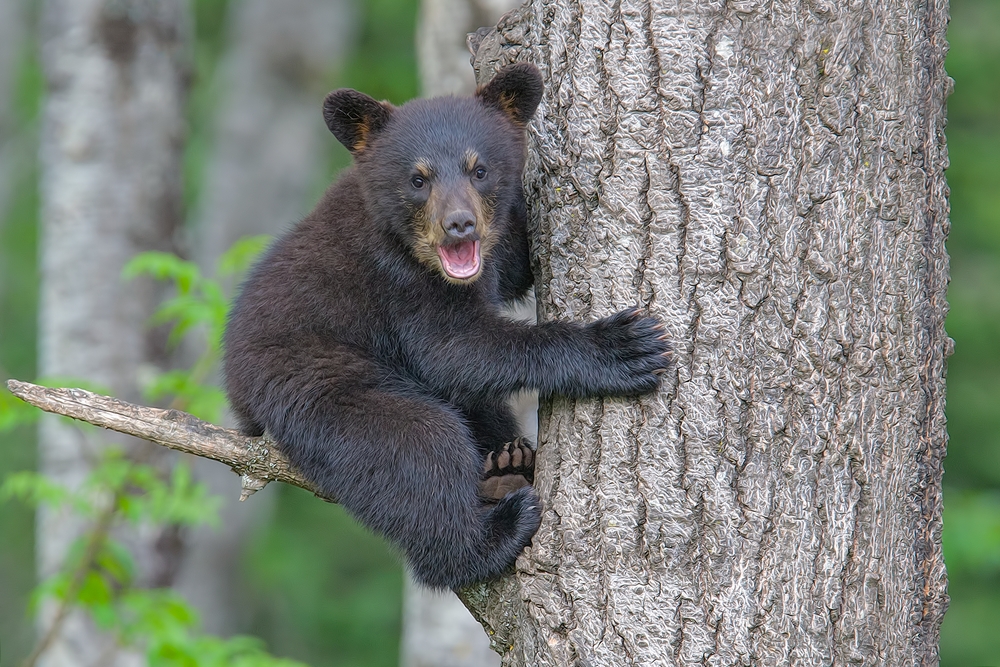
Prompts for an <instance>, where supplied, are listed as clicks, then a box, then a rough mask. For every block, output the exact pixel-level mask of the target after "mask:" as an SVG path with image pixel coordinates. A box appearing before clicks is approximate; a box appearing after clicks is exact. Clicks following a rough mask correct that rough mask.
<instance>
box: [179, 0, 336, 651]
mask: <svg viewBox="0 0 1000 667" xmlns="http://www.w3.org/2000/svg"><path fill="white" fill-rule="evenodd" d="M225 24H226V30H225V34H226V39H225V44H224V45H223V48H224V51H223V53H222V56H221V61H220V62H219V64H218V66H217V69H216V71H215V72H214V74H212V75H210V76H211V79H212V84H213V85H212V86H211V91H212V92H211V95H209V94H207V93H208V91H205V92H206V94H205V95H204V96H203V98H202V99H201V100H199V101H201V102H202V103H203V104H204V103H206V102H209V101H211V102H213V104H211V105H207V104H205V106H206V111H207V114H206V115H207V116H208V117H210V119H211V120H210V127H204V126H202V127H201V128H199V129H201V130H202V131H203V132H204V134H205V135H208V136H206V137H204V138H201V137H200V139H201V140H202V141H203V142H204V143H205V144H207V145H208V149H207V150H206V153H207V157H206V159H205V162H204V164H202V165H200V166H199V170H200V173H201V174H202V175H203V177H202V178H201V179H200V180H199V182H198V185H197V189H198V193H197V204H196V208H195V210H194V211H193V212H192V214H191V216H190V217H191V218H193V219H192V220H191V225H190V228H191V235H192V236H193V239H192V243H191V247H192V249H193V251H194V254H195V259H196V260H197V261H198V263H199V264H200V265H201V267H202V271H203V272H204V273H206V275H211V273H212V271H213V270H214V267H215V265H216V261H217V260H218V258H219V255H221V254H222V253H223V252H225V251H226V250H227V249H228V248H229V247H230V246H232V245H233V244H234V243H235V242H236V241H238V240H239V239H241V238H243V237H246V236H252V235H256V234H269V235H276V234H280V233H281V232H282V231H283V230H285V229H286V228H288V227H289V226H290V225H291V224H293V223H294V222H295V221H297V220H298V219H300V218H301V217H302V216H304V215H305V214H306V213H307V212H308V210H309V207H310V206H312V202H311V201H310V198H311V197H312V195H313V191H314V190H315V184H316V182H317V179H318V175H320V174H322V173H323V172H324V171H326V170H325V163H326V161H327V153H328V147H327V145H328V141H327V138H328V137H329V130H327V128H326V126H325V125H324V124H323V122H322V116H321V114H320V113H319V108H320V106H319V104H318V102H317V100H322V98H323V96H324V95H325V94H326V92H327V90H328V89H329V87H330V85H331V84H330V81H331V79H333V78H334V75H336V74H337V72H338V69H339V68H340V66H341V65H342V64H343V62H344V59H345V58H346V55H347V53H349V52H350V50H351V48H352V46H353V45H352V42H353V39H354V31H355V27H356V26H355V24H356V17H355V8H354V6H353V3H351V2H349V1H348V0H335V1H331V0H243V1H242V2H236V3H232V4H230V5H229V6H228V10H227V11H226V12H225ZM206 124H208V123H206ZM213 381H217V380H213ZM192 465H193V466H194V468H195V472H196V475H197V477H198V478H199V479H200V480H202V481H204V482H206V483H207V484H208V485H209V488H210V489H211V490H212V491H213V492H215V493H216V494H217V495H218V496H219V497H220V498H221V499H222V504H221V507H220V518H221V521H220V524H219V525H218V526H203V527H200V528H198V529H195V530H194V531H193V533H192V534H191V535H190V536H189V538H188V540H187V545H186V552H185V559H184V562H183V564H182V566H181V568H180V571H179V572H178V576H177V581H176V586H177V589H178V591H179V592H180V593H181V594H182V595H183V596H184V597H185V598H187V599H188V600H190V601H191V602H192V603H193V604H195V605H196V606H197V607H198V609H199V610H200V611H201V613H202V618H204V620H205V627H206V629H207V630H208V631H210V632H212V633H215V634H226V635H228V634H233V633H236V632H246V631H247V630H248V629H249V627H250V625H251V622H252V610H253V605H252V604H251V601H252V599H253V596H252V594H251V592H250V590H248V587H247V585H246V582H245V581H244V573H243V572H242V571H241V570H240V569H239V568H234V567H233V560H234V559H237V560H238V559H239V555H240V554H242V553H244V552H245V551H246V548H247V545H248V542H249V541H250V539H251V538H252V536H253V534H254V530H255V528H256V527H258V526H259V525H260V524H261V523H262V522H266V521H267V520H268V519H269V517H270V510H271V509H273V500H274V497H273V495H272V494H271V493H267V494H261V495H262V497H261V498H259V499H255V502H253V503H242V504H241V503H238V502H237V500H238V495H237V494H235V493H233V486H232V482H233V480H232V474H231V473H230V472H229V471H228V470H226V469H225V468H222V467H221V466H218V465H215V464H212V463H209V462H207V461H201V460H198V459H194V460H193V461H192Z"/></svg>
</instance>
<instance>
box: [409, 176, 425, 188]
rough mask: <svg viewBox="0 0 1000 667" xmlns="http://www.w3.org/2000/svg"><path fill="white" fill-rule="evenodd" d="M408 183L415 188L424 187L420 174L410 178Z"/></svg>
mask: <svg viewBox="0 0 1000 667" xmlns="http://www.w3.org/2000/svg"><path fill="white" fill-rule="evenodd" d="M410 185H412V186H413V187H415V188H416V189H417V190H419V189H420V188H422V187H424V179H423V177H422V176H414V177H413V178H411V179H410Z"/></svg>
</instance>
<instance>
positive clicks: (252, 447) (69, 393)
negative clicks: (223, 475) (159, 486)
mask: <svg viewBox="0 0 1000 667" xmlns="http://www.w3.org/2000/svg"><path fill="white" fill-rule="evenodd" d="M7 389H9V390H10V393H12V394H13V395H14V396H17V397H18V398H20V399H21V400H22V401H25V402H26V403H30V404H31V405H34V406H35V407H36V408H40V409H42V410H45V411H46V412H52V413H55V414H58V415H65V416H66V417H72V418H73V419H79V420H80V421H84V422H87V423H88V424H93V425H95V426H100V427H103V428H107V429H111V430H112V431H118V432H119V433H125V434H128V435H134V436H135V437H137V438H142V439H144V440H149V441H150V442H155V443H156V444H158V445H163V446H164V447H169V448H170V449H176V450H177V451H180V452H185V453H187V454H194V455H195V456H201V457H203V458H206V459H212V460H213V461H218V462H220V463H225V464H226V465H227V466H229V467H230V468H232V470H233V472H235V473H236V474H237V475H240V479H241V481H242V488H243V491H242V493H241V494H240V500H246V499H247V498H248V497H249V496H250V495H251V494H253V493H254V492H256V491H259V490H260V489H263V488H264V486H266V485H267V483H268V482H272V481H278V482H284V483H285V484H291V485H293V486H298V487H300V488H303V489H305V490H307V491H310V492H312V493H313V494H315V495H316V496H317V497H319V498H322V499H323V500H326V501H327V502H331V503H335V502H337V500H336V498H333V497H331V496H328V495H326V494H324V493H323V492H322V491H320V490H319V489H318V488H317V487H316V486H315V485H314V484H313V483H312V482H310V481H309V480H307V479H306V478H305V477H303V476H302V475H301V474H299V473H298V471H296V470H295V469H294V468H292V465H291V464H290V463H289V462H288V459H287V458H285V456H284V455H283V454H282V453H281V452H279V451H278V449H277V448H276V447H275V446H274V445H275V443H274V441H273V440H272V439H271V438H270V437H268V436H267V435H266V434H265V435H264V436H263V437H260V438H251V437H248V436H246V435H243V434H242V433H240V432H239V431H234V430H232V429H228V428H222V427H221V426H216V425H215V424H210V423H208V422H206V421H202V420H201V419H198V418H197V417H195V416H193V415H189V414H188V413H186V412H181V411H180V410H161V409H159V408H148V407H145V406H141V405H135V404H133V403H128V402H126V401H122V400H119V399H117V398H112V397H110V396H102V395H100V394H95V393H93V392H89V391H85V390H83V389H55V388H50V387H42V386H39V385H36V384H31V383H30V382H19V381H18V380H8V381H7Z"/></svg>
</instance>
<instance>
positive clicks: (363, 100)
mask: <svg viewBox="0 0 1000 667" xmlns="http://www.w3.org/2000/svg"><path fill="white" fill-rule="evenodd" d="M392 111H393V106H392V105H391V104H389V103H388V102H378V101H376V100H374V99H372V98H371V97H368V96H367V95H365V94H364V93H359V92H358V91H356V90H351V89H350V88H341V89H340V90H335V91H333V92H332V93H330V94H329V95H327V96H326V99H325V100H323V119H324V120H326V126H327V127H328V128H330V131H331V132H333V136H335V137H337V139H339V140H340V143H342V144H344V145H345V146H347V150H349V151H351V153H353V154H355V155H357V154H358V153H361V152H362V151H363V150H364V149H365V146H367V145H368V141H369V140H370V138H371V137H372V136H373V135H375V134H377V133H378V132H379V131H380V130H381V129H382V128H383V127H385V125H386V123H388V122H389V118H390V117H392Z"/></svg>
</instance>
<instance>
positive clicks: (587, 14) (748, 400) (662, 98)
mask: <svg viewBox="0 0 1000 667" xmlns="http://www.w3.org/2000/svg"><path fill="white" fill-rule="evenodd" d="M946 25H947V4H946V2H945V0H931V1H930V2H916V1H915V0H890V1H888V2H885V1H876V0H861V1H859V2H855V3H850V4H845V3H832V2H815V1H810V2H798V1H795V0H779V1H776V2H771V3H766V4H765V3H760V2H754V1H739V2H721V1H716V2H704V3H696V2H677V1H670V0H652V1H649V0H646V1H643V0H636V1H634V2H632V1H623V2H620V3H615V4H614V5H613V6H609V5H607V4H605V3H603V2H598V1H596V0H532V1H531V2H530V3H529V4H528V5H526V6H525V7H524V8H522V9H520V10H517V11H516V12H515V13H513V14H511V15H508V16H507V17H506V18H505V19H504V20H502V21H501V22H500V24H499V26H498V28H497V30H496V31H495V32H493V33H491V34H489V35H487V36H486V37H485V39H484V40H483V42H482V46H481V47H480V50H479V52H478V55H477V69H478V74H479V79H480V80H481V81H483V80H486V79H488V78H489V76H490V74H491V72H492V71H493V70H495V69H496V68H497V67H499V66H501V65H503V64H505V63H508V62H510V61H512V60H531V61H534V62H535V63H537V64H538V65H539V66H540V67H541V69H542V71H543V74H544V78H545V80H546V82H547V89H546V93H545V96H544V98H543V101H542V104H541V107H540V111H539V113H538V114H537V116H536V119H535V120H534V121H533V122H532V124H531V125H530V128H529V135H530V148H529V153H530V158H529V164H528V168H527V172H526V183H527V188H528V193H529V196H528V199H529V202H531V208H532V221H533V222H532V224H533V227H534V231H535V233H534V235H533V236H534V242H535V246H534V251H535V257H536V262H537V263H536V274H535V275H536V278H537V279H538V280H537V288H536V289H537V292H538V307H539V319H541V320H546V319H551V318H554V317H567V318H580V319H592V318H596V317H600V316H603V315H608V314H610V313H612V312H614V311H616V310H618V309H620V308H623V307H626V306H630V305H634V304H636V303H638V304H641V305H643V306H645V307H648V308H649V310H650V311H651V312H652V313H653V314H655V315H657V316H660V317H662V318H663V319H664V321H665V322H666V325H667V328H668V329H669V331H670V332H671V334H672V337H673V339H674V340H675V345H676V348H675V349H676V371H675V374H674V376H673V377H672V378H670V379H669V380H668V381H667V382H666V383H665V386H664V387H663V389H662V390H661V391H660V393H659V394H657V395H655V396H651V397H647V398H643V399H641V400H633V401H625V400H605V401H575V402H573V401H565V400H558V401H554V402H549V403H546V404H545V405H543V408H542V415H541V424H540V431H541V433H540V437H539V439H540V441H541V442H540V447H539V455H538V458H537V464H536V465H537V471H536V486H537V487H538V489H539V491H540V493H541V497H542V500H543V503H544V506H545V515H544V520H543V523H542V527H541V529H540V530H539V532H538V534H537V535H536V536H535V538H534V541H533V545H532V547H531V548H530V550H529V551H528V552H526V554H525V555H524V556H522V558H521V559H520V560H519V562H518V571H517V573H516V575H515V576H514V577H512V578H508V579H506V580H503V581H501V582H499V583H496V584H494V585H492V586H484V587H480V588H478V589H473V590H469V591H465V592H464V596H465V599H466V601H467V603H468V604H469V605H470V607H472V608H473V609H474V611H475V613H476V614H477V615H478V616H479V617H480V618H482V619H483V621H484V623H485V624H486V626H487V627H488V628H490V629H491V631H492V632H493V633H495V634H494V637H495V638H496V643H497V646H498V648H499V649H500V650H501V651H503V652H504V657H503V664H504V665H532V666H545V665H571V664H572V665H594V666H596V665H600V666H601V667H613V666H615V665H695V664H698V665H702V664H705V665H782V664H791V665H830V664H833V665H845V664H865V665H934V664H937V662H938V653H937V642H938V631H939V626H940V622H941V619H942V616H943V613H944V610H945V608H946V606H947V596H946V593H945V571H944V563H943V560H942V555H941V545H940V532H941V486H940V483H941V459H942V456H943V455H944V451H945V443H946V434H945V428H944V427H945V422H944V370H945V357H946V356H947V354H948V353H949V351H950V347H951V342H950V340H949V339H948V338H947V336H946V335H945V332H944V327H943V324H944V316H945V312H946V309H947V307H946V303H945V288H946V285H947V280H948V259H947V255H946V254H945V249H944V240H945V236H946V234H947V231H948V218H947V215H948V204H947V199H946V194H947V189H946V184H945V179H944V176H943V173H942V172H943V170H944V168H945V167H946V165H947V153H946V148H945V142H944V99H945V96H946V94H947V92H948V89H949V86H950V81H949V79H948V78H947V76H946V74H945V72H944V69H943V64H944V56H945V51H946V43H945V28H946Z"/></svg>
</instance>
